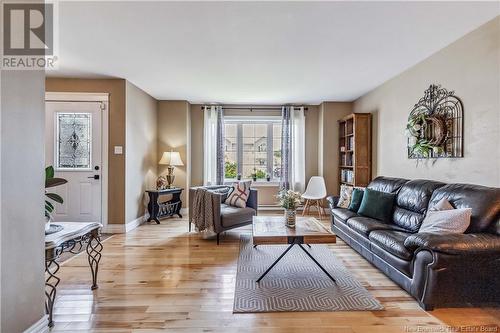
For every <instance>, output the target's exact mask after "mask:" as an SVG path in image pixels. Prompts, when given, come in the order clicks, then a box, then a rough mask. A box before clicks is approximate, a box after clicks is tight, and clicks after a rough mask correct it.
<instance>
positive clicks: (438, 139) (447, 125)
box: [406, 84, 463, 159]
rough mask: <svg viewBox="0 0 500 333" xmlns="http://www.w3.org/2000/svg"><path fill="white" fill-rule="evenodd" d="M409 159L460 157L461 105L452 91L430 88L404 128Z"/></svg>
mask: <svg viewBox="0 0 500 333" xmlns="http://www.w3.org/2000/svg"><path fill="white" fill-rule="evenodd" d="M406 136H407V138H408V158H413V159H427V158H434V159H436V158H456V157H463V104H462V101H460V99H459V98H458V97H457V96H455V93H454V92H453V91H448V90H446V89H444V88H441V86H440V85H435V84H431V85H430V87H429V89H427V90H426V91H425V92H424V96H423V97H422V98H420V100H419V101H418V102H417V104H415V106H414V107H413V109H412V110H411V112H410V115H409V116H408V124H407V125H406Z"/></svg>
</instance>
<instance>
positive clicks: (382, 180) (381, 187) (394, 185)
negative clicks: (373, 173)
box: [367, 177, 408, 193]
mask: <svg viewBox="0 0 500 333" xmlns="http://www.w3.org/2000/svg"><path fill="white" fill-rule="evenodd" d="M407 182H408V179H402V178H389V177H377V178H375V179H374V180H372V181H371V182H370V184H368V186H367V187H368V188H370V189H372V190H375V191H381V192H386V193H397V192H398V191H399V189H400V188H401V186H403V185H404V184H405V183H407Z"/></svg>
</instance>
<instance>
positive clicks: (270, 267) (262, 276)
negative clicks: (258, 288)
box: [257, 243, 305, 282]
mask: <svg viewBox="0 0 500 333" xmlns="http://www.w3.org/2000/svg"><path fill="white" fill-rule="evenodd" d="M294 245H295V243H293V244H290V246H289V247H287V248H286V250H285V252H283V253H282V254H281V255H280V256H279V257H278V259H276V261H275V262H273V263H272V265H271V266H269V268H268V269H267V270H266V271H265V272H264V274H262V275H261V276H260V278H259V279H258V280H257V282H260V280H262V279H263V278H264V276H266V275H267V273H269V271H270V270H271V269H272V268H273V267H274V266H275V265H276V264H277V263H278V262H279V261H280V260H281V258H283V256H284V255H285V254H286V253H287V252H288V251H290V249H291V248H292V247H293V246H294ZM299 245H300V244H299ZM304 251H305V250H304Z"/></svg>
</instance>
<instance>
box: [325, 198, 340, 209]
mask: <svg viewBox="0 0 500 333" xmlns="http://www.w3.org/2000/svg"><path fill="white" fill-rule="evenodd" d="M339 199H340V197H339V196H333V195H329V196H327V197H326V201H327V202H328V206H329V207H330V209H334V208H335V207H337V204H338V203H339Z"/></svg>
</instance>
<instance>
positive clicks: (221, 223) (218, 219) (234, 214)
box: [189, 185, 257, 245]
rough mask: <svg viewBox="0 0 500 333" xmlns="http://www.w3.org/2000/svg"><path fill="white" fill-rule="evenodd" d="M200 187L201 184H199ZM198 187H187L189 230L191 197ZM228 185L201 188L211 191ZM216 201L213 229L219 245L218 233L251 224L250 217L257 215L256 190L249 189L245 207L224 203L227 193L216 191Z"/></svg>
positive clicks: (191, 206) (191, 207)
mask: <svg viewBox="0 0 500 333" xmlns="http://www.w3.org/2000/svg"><path fill="white" fill-rule="evenodd" d="M200 187H202V186H200ZM200 187H192V188H190V189H189V231H191V222H192V216H193V214H192V209H193V198H194V193H195V191H196V189H198V188H200ZM228 187H229V186H225V185H214V186H204V187H203V188H205V189H207V190H211V191H217V190H223V189H226V188H228ZM216 194H218V195H217V196H216V197H215V198H216V203H215V205H214V231H215V232H216V233H217V245H219V239H220V237H219V236H220V234H221V233H222V232H224V231H226V230H230V229H235V228H239V227H243V226H245V225H248V224H252V218H253V217H254V216H255V215H257V190H256V189H250V195H249V197H248V200H247V206H246V207H245V208H239V207H234V206H229V205H226V204H225V203H224V200H225V198H226V197H227V195H228V194H225V193H216Z"/></svg>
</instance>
